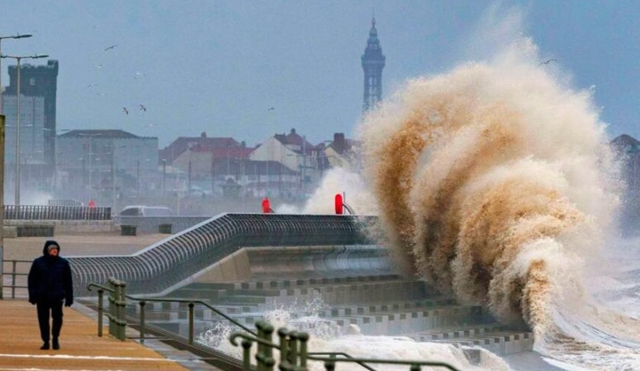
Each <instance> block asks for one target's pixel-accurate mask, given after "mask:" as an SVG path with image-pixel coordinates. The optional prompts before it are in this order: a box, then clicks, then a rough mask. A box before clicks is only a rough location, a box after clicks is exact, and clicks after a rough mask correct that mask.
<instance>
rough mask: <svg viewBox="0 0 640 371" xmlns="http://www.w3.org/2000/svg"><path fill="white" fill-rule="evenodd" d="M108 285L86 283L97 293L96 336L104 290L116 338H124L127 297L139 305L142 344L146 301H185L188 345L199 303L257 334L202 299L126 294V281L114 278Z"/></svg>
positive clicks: (101, 314)
mask: <svg viewBox="0 0 640 371" xmlns="http://www.w3.org/2000/svg"><path fill="white" fill-rule="evenodd" d="M108 284H109V287H106V286H102V285H99V284H95V283H90V284H89V285H87V290H89V291H91V289H92V288H96V289H97V293H98V336H100V337H101V336H102V333H103V330H102V328H103V320H102V318H103V316H105V313H104V299H103V295H104V292H105V291H106V292H108V293H109V298H108V301H109V312H108V313H106V317H107V318H108V319H109V334H110V335H113V336H114V337H115V338H116V339H120V340H123V341H124V340H126V334H125V333H126V328H127V319H126V313H125V307H126V305H127V299H129V300H132V301H135V302H136V303H137V305H138V306H140V317H139V320H138V321H139V322H138V326H139V332H140V343H143V344H144V340H145V323H146V311H145V306H146V304H147V302H158V303H185V304H187V307H188V309H189V314H188V328H189V331H188V337H187V338H188V342H189V345H193V342H194V337H195V332H194V321H195V314H194V312H195V306H196V305H201V306H204V307H205V308H208V309H210V310H211V311H212V312H214V313H216V314H218V315H219V316H221V317H223V318H224V319H226V320H228V321H229V322H231V323H232V324H234V325H236V326H238V327H239V328H241V329H243V330H244V331H246V332H248V333H250V334H253V335H257V334H256V333H255V332H254V331H252V330H251V329H249V328H248V327H246V326H244V325H242V324H241V323H240V322H238V321H236V320H234V319H233V318H231V317H229V316H227V315H226V314H225V313H223V312H222V311H220V310H219V309H217V308H215V307H213V306H211V305H209V304H208V303H206V302H204V301H202V300H184V299H170V298H169V299H154V298H139V297H135V296H131V295H127V294H126V286H127V284H126V282H124V281H120V280H117V279H115V278H110V279H109V281H108Z"/></svg>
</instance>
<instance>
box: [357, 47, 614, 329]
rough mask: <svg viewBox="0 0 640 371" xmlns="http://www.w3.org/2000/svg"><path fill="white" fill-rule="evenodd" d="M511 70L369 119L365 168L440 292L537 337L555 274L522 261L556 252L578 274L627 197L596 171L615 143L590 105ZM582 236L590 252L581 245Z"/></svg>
mask: <svg viewBox="0 0 640 371" xmlns="http://www.w3.org/2000/svg"><path fill="white" fill-rule="evenodd" d="M524 54H525V56H528V51H527V52H526V53H524ZM507 60H508V64H507V63H502V64H496V65H491V64H482V63H477V64H468V65H465V66H462V67H460V68H457V69H455V70H454V71H452V72H451V73H449V74H446V75H440V76H435V77H433V78H420V79H416V80H412V81H409V82H408V83H407V84H406V87H405V88H404V89H403V90H401V91H400V92H399V93H397V94H396V96H395V97H393V98H392V99H391V100H390V101H389V102H386V103H384V104H382V105H381V107H380V108H379V110H377V111H375V112H372V113H371V114H369V115H368V117H367V118H366V120H365V122H364V124H363V125H362V128H361V138H360V139H361V140H362V148H363V153H362V160H363V163H364V166H365V174H366V176H367V178H368V179H369V180H370V182H371V184H372V188H373V190H374V193H375V195H376V197H377V198H378V200H379V205H380V209H381V214H380V217H381V219H382V220H383V225H384V227H385V231H386V232H387V233H386V234H387V236H388V237H389V240H390V242H391V244H392V248H394V249H397V250H400V251H402V254H403V255H404V259H405V263H406V262H410V263H411V265H412V267H411V268H412V269H413V270H415V272H416V273H417V274H418V275H419V276H421V277H424V278H425V279H427V280H428V281H429V282H431V283H432V284H434V285H435V286H436V287H437V288H438V289H440V290H441V291H443V292H447V291H453V292H455V293H456V295H457V296H458V297H459V298H460V299H461V300H463V301H465V302H468V303H476V304H488V305H489V306H490V307H491V308H492V310H493V312H494V314H495V315H496V316H497V317H498V318H499V319H500V320H502V321H503V322H507V323H512V324H513V323H516V324H517V323H519V322H521V321H524V322H526V323H527V324H528V325H529V326H531V327H532V328H534V329H535V327H536V324H538V323H539V322H540V321H546V320H544V319H543V317H546V316H547V315H548V312H547V309H546V304H544V303H547V302H548V301H549V300H551V299H550V298H549V295H551V291H553V288H554V283H555V282H554V278H553V277H549V274H550V273H553V272H555V270H554V271H553V272H551V271H550V267H549V264H550V263H551V262H549V261H547V260H548V259H547V258H548V257H546V256H544V254H539V255H536V254H530V253H528V252H527V254H528V255H530V256H535V258H531V259H529V260H527V264H520V263H521V261H522V260H523V258H522V254H525V252H526V251H528V250H530V249H537V250H539V251H545V250H557V251H559V252H557V254H556V255H559V256H561V257H564V258H565V259H564V260H565V261H566V262H568V263H569V264H573V265H574V266H572V267H567V268H568V269H569V270H570V271H572V272H574V273H576V274H579V272H580V261H581V256H584V255H586V254H591V253H593V252H594V251H595V249H596V248H597V246H598V241H599V239H598V237H599V233H600V228H601V227H603V226H604V227H606V225H607V223H608V219H609V216H610V213H611V211H612V205H614V204H615V200H616V197H615V195H614V194H613V193H610V192H608V190H609V189H610V188H611V187H610V185H609V184H608V183H607V182H608V180H607V179H606V177H605V176H604V174H603V173H602V172H600V170H599V169H600V168H601V167H602V166H606V165H607V164H606V163H603V161H606V160H607V159H608V155H607V154H606V150H605V147H604V146H603V144H604V143H606V136H605V135H604V130H603V124H602V123H601V122H599V121H598V119H597V117H598V115H597V112H596V111H595V109H594V108H593V105H592V103H591V99H590V98H591V97H590V95H589V94H588V93H584V92H575V91H571V90H570V89H567V88H566V87H563V86H561V85H560V84H559V83H557V82H556V80H555V79H554V78H553V77H552V76H550V75H549V74H547V73H546V72H545V70H544V69H543V68H538V67H537V66H536V64H535V63H527V62H523V61H522V60H520V61H519V60H517V59H515V58H513V56H512V57H511V58H507ZM596 221H597V224H596ZM577 231H579V233H578V232H577ZM584 234H587V235H588V236H590V237H593V239H591V243H587V244H586V245H577V244H576V242H584V240H585V239H584V238H576V240H575V241H574V240H572V238H571V237H574V236H580V235H584ZM549 257H551V256H549ZM554 257H555V256H554ZM563 274H567V272H563Z"/></svg>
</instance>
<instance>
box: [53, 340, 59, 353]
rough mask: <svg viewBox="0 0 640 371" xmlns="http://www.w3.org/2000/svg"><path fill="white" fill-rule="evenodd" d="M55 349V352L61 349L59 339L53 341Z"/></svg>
mask: <svg viewBox="0 0 640 371" xmlns="http://www.w3.org/2000/svg"><path fill="white" fill-rule="evenodd" d="M53 349H55V350H58V349H60V343H58V339H57V338H54V339H53Z"/></svg>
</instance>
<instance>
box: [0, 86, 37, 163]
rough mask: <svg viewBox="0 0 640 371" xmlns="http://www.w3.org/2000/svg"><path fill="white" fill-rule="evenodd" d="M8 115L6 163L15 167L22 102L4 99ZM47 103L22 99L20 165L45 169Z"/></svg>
mask: <svg viewBox="0 0 640 371" xmlns="http://www.w3.org/2000/svg"><path fill="white" fill-rule="evenodd" d="M2 112H3V114H4V115H5V118H6V121H5V124H6V129H5V163H6V164H8V165H9V166H15V163H16V144H17V143H16V136H17V124H18V98H17V97H16V96H15V95H7V94H4V95H3V96H2ZM44 129H45V99H44V97H36V96H31V97H27V96H24V95H22V96H21V97H20V164H21V165H22V164H37V165H42V164H44V163H45V162H46V161H45V157H46V156H45V145H44V142H45V139H44V137H45V130H44Z"/></svg>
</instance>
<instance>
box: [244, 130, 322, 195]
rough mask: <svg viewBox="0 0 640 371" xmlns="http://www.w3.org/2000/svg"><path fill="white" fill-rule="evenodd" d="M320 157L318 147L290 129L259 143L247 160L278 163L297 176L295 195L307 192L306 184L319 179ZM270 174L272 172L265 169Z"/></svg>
mask: <svg viewBox="0 0 640 371" xmlns="http://www.w3.org/2000/svg"><path fill="white" fill-rule="evenodd" d="M319 157H320V153H319V149H318V146H314V145H313V144H311V143H309V142H308V141H307V139H306V138H305V137H304V136H301V135H300V134H298V133H296V129H291V132H289V134H275V135H274V136H272V137H269V138H268V139H267V140H265V141H264V142H263V143H261V144H260V145H259V146H258V147H257V148H256V149H255V150H254V151H253V152H251V154H250V156H249V158H250V159H251V160H253V161H269V162H279V163H281V164H282V165H284V166H285V167H286V168H288V169H289V170H291V171H293V172H295V173H297V174H298V180H297V181H296V183H297V185H296V186H295V187H289V188H295V189H296V191H295V193H297V194H304V193H306V191H307V190H308V184H309V183H313V182H315V181H317V180H318V179H319V176H320V172H319V171H318V169H319V167H318V159H319ZM265 170H266V171H268V172H269V174H271V173H272V172H273V173H274V174H275V172H274V171H272V170H271V169H265Z"/></svg>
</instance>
